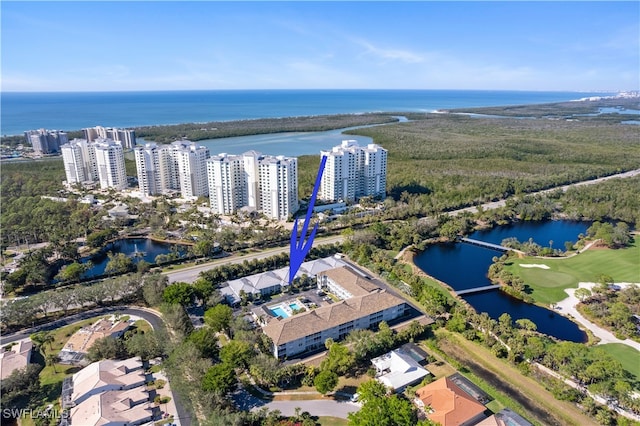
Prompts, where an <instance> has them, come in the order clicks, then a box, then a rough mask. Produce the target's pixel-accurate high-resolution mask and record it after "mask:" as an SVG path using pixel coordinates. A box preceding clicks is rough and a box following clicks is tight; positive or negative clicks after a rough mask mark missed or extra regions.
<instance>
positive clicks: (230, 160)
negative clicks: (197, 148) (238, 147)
mask: <svg viewBox="0 0 640 426" xmlns="http://www.w3.org/2000/svg"><path fill="white" fill-rule="evenodd" d="M207 173H208V178H209V202H210V205H211V208H212V209H213V210H214V211H215V212H217V213H220V214H231V213H233V212H235V211H237V210H238V209H240V208H242V207H250V208H252V209H255V210H258V211H261V212H262V213H264V214H265V215H266V216H268V217H270V218H273V219H286V218H287V217H288V216H289V215H291V214H293V213H295V212H296V211H297V210H298V207H299V205H298V160H297V159H296V158H290V157H283V156H278V157H273V156H266V155H262V154H260V153H259V152H256V151H248V152H245V153H244V154H242V155H227V154H220V155H215V156H213V157H211V158H210V159H209V160H208V161H207Z"/></svg>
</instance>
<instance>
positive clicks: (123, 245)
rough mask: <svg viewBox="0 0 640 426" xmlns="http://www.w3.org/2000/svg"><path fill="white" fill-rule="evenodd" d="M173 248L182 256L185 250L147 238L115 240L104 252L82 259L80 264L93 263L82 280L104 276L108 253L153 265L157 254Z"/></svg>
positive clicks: (178, 246) (181, 247) (182, 247)
mask: <svg viewBox="0 0 640 426" xmlns="http://www.w3.org/2000/svg"><path fill="white" fill-rule="evenodd" d="M174 247H175V248H176V249H177V250H178V251H179V252H180V253H181V254H182V255H184V254H185V252H186V250H185V248H186V247H185V246H184V245H176V244H168V243H163V242H158V241H153V240H150V239H148V238H127V239H122V240H116V241H115V242H113V243H111V244H110V245H109V246H108V247H107V249H106V250H104V252H102V253H100V254H97V255H95V256H93V257H92V258H91V259H89V258H83V259H82V263H86V262H88V261H89V260H91V262H92V263H93V267H92V268H91V269H89V270H88V271H87V272H85V273H84V275H83V277H84V278H92V277H97V276H100V275H103V274H104V271H105V269H106V267H107V263H109V257H108V256H107V253H108V252H112V253H114V254H115V253H124V254H126V255H127V256H130V257H131V259H132V260H133V262H134V263H138V262H139V261H140V260H142V259H144V260H145V261H147V262H149V263H155V259H156V256H158V255H159V254H169V253H171V251H172V250H174Z"/></svg>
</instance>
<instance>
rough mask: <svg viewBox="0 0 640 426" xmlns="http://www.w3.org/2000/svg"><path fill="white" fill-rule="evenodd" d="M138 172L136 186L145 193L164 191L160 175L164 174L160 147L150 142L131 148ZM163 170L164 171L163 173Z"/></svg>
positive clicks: (155, 193) (154, 193)
mask: <svg viewBox="0 0 640 426" xmlns="http://www.w3.org/2000/svg"><path fill="white" fill-rule="evenodd" d="M133 152H134V154H135V158H136V170H137V172H138V186H139V187H140V192H142V193H143V194H145V195H159V194H162V193H164V192H165V188H163V185H162V183H163V181H162V176H163V174H166V172H164V171H163V170H162V168H161V161H160V153H161V151H160V149H159V148H158V145H157V144H156V143H153V142H150V143H147V144H145V145H144V146H141V145H138V146H136V147H135V148H134V149H133ZM163 172H164V173H163Z"/></svg>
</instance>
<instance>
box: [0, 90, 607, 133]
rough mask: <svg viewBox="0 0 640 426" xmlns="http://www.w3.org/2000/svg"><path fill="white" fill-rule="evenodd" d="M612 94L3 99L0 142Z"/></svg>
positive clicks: (172, 94) (236, 93)
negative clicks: (41, 133)
mask: <svg viewBox="0 0 640 426" xmlns="http://www.w3.org/2000/svg"><path fill="white" fill-rule="evenodd" d="M607 95H611V93H594V92H527V91H483V90H230V91H224V90H206V91H205V90H203V91H157V92H45V93H34V92H4V93H2V94H1V95H0V103H1V109H0V111H1V116H0V134H1V135H20V134H23V133H24V131H26V130H33V129H40V128H44V129H49V130H54V129H55V130H65V131H72V130H80V129H82V128H85V127H93V126H105V127H122V128H131V127H137V126H148V125H162V124H178V123H192V122H208V121H232V120H247V119H256V118H276V117H296V116H310V115H328V114H356V113H365V112H379V111H384V112H409V111H411V112H429V111H435V110H438V109H445V108H462V107H482V106H502V105H524V104H540V103H548V102H562V101H570V100H577V99H581V98H584V97H589V96H607Z"/></svg>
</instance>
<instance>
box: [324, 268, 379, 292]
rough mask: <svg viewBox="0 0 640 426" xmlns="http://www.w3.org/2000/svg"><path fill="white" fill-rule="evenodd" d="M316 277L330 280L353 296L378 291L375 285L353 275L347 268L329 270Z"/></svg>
mask: <svg viewBox="0 0 640 426" xmlns="http://www.w3.org/2000/svg"><path fill="white" fill-rule="evenodd" d="M318 275H320V276H326V277H328V278H330V279H331V280H332V281H334V282H336V283H337V284H338V285H340V287H342V288H344V289H345V290H347V291H348V292H349V293H351V294H352V295H353V296H362V295H364V294H367V293H370V292H372V291H374V290H377V289H379V287H378V286H377V285H375V284H374V283H372V282H371V281H369V280H367V279H365V278H364V277H362V276H360V275H359V274H357V273H355V272H354V271H353V269H351V268H349V267H348V266H341V267H339V268H333V269H329V270H327V271H324V272H321V273H320V274H318Z"/></svg>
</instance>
